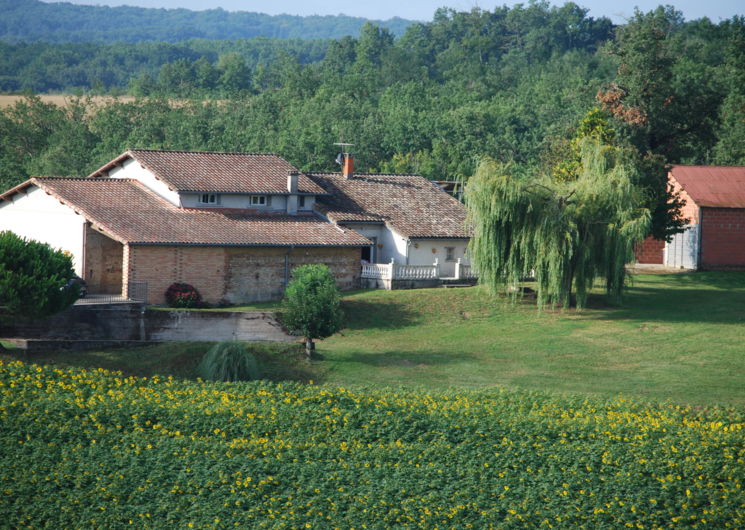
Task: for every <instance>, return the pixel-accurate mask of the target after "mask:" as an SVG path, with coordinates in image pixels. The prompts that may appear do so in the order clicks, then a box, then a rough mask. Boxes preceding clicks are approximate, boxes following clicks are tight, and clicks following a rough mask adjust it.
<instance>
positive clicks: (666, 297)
mask: <svg viewBox="0 0 745 530" xmlns="http://www.w3.org/2000/svg"><path fill="white" fill-rule="evenodd" d="M681 276H682V275H681ZM691 285H699V286H700V283H691ZM590 302H591V303H588V309H598V310H601V311H600V312H594V313H586V314H582V313H579V314H578V315H577V318H578V319H580V320H638V321H655V322H691V323H694V322H711V323H719V324H743V322H745V293H744V292H742V291H740V290H732V289H728V290H714V289H705V288H698V289H695V288H691V289H688V288H685V287H676V288H674V289H669V288H664V287H641V286H633V287H630V288H629V289H628V291H627V292H626V294H625V295H624V297H623V301H622V303H621V304H620V305H618V306H610V305H604V303H603V301H602V297H592V298H591V299H590Z"/></svg>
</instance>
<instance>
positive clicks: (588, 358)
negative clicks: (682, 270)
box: [321, 273, 745, 404]
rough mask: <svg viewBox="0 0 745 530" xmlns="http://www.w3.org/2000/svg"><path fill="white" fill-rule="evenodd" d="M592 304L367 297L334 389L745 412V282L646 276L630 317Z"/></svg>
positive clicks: (354, 310) (342, 346) (467, 293)
mask: <svg viewBox="0 0 745 530" xmlns="http://www.w3.org/2000/svg"><path fill="white" fill-rule="evenodd" d="M590 305H591V307H590V308H589V309H586V310H584V311H582V312H580V313H577V312H575V311H563V312H562V311H544V312H543V313H538V312H537V311H536V310H535V307H534V305H533V304H532V302H530V301H528V300H525V301H523V302H522V303H519V304H517V305H512V304H509V303H506V302H504V301H497V302H496V303H495V302H494V301H493V300H491V299H489V297H488V295H487V294H486V293H485V292H484V291H483V290H481V289H470V290H457V291H452V290H445V289H438V290H430V291H426V292H422V291H420V292H415V291H409V292H399V293H390V292H380V291H378V292H373V293H364V294H359V295H355V296H352V297H350V298H349V299H348V307H350V308H351V311H350V315H351V317H352V318H351V325H350V328H351V329H349V330H347V331H346V332H345V333H344V336H342V337H334V338H332V339H329V340H327V341H326V342H325V343H324V344H322V346H321V348H322V351H324V352H326V355H327V358H328V364H329V368H330V374H329V380H331V381H334V382H345V383H371V384H376V385H377V384H397V383H402V384H407V383H415V384H422V385H426V386H429V387H431V386H448V385H457V386H468V387H481V386H491V385H507V386H517V387H522V388H530V389H543V390H546V389H548V390H555V391H562V392H563V391H567V392H582V393H599V394H606V395H607V394H616V393H625V394H632V395H636V396H641V397H644V398H648V399H653V400H664V399H671V400H674V401H680V402H690V403H696V404H712V403H733V404H734V403H738V404H743V403H745V385H743V384H742V381H743V380H745V358H744V356H743V348H742V342H741V339H742V333H743V327H742V325H743V323H744V321H745V275H743V274H741V273H727V274H723V273H698V274H686V275H656V276H653V275H647V276H638V277H636V278H635V279H634V282H633V285H632V287H631V289H630V290H629V293H628V296H627V298H626V299H625V302H624V305H623V306H622V307H621V308H608V307H603V306H602V301H601V299H600V298H599V297H598V298H596V299H593V300H591V304H590ZM383 330H384V331H385V333H382V332H381V331H383Z"/></svg>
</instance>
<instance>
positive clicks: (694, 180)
mask: <svg viewBox="0 0 745 530" xmlns="http://www.w3.org/2000/svg"><path fill="white" fill-rule="evenodd" d="M668 182H669V183H670V184H671V185H672V187H673V189H674V190H675V191H676V192H679V193H680V197H681V198H682V199H683V200H685V202H686V204H685V206H684V207H683V216H684V217H685V218H687V219H688V220H689V221H688V225H687V226H686V229H685V230H684V231H683V232H681V233H679V234H675V235H674V236H673V238H672V240H671V241H670V242H664V241H655V240H652V239H647V240H645V241H644V242H643V244H642V245H640V248H639V249H638V251H637V262H638V263H641V264H658V265H664V266H666V267H675V268H682V269H691V270H693V269H700V270H736V269H745V166H685V165H675V166H672V168H671V169H670V171H669V173H668Z"/></svg>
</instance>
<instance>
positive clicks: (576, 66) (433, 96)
mask: <svg viewBox="0 0 745 530" xmlns="http://www.w3.org/2000/svg"><path fill="white" fill-rule="evenodd" d="M0 47H1V48H2V53H0V75H1V77H0V86H2V87H3V90H5V91H6V92H10V91H16V90H24V89H28V90H31V91H33V92H37V93H40V92H50V91H57V92H73V93H76V94H77V97H75V98H72V99H71V101H70V103H69V104H68V105H67V106H65V107H57V106H55V105H52V104H48V103H44V102H43V101H41V100H40V99H39V98H37V97H36V96H34V95H33V94H30V93H29V96H28V97H27V98H26V99H25V100H23V101H21V102H20V103H18V104H16V105H14V106H11V107H8V108H5V109H2V111H0V130H1V131H2V133H3V134H2V135H0V180H2V187H3V188H8V187H10V186H12V185H15V184H18V183H20V182H22V181H23V180H25V179H26V178H28V177H29V176H32V175H58V176H84V175H87V174H89V173H90V172H91V171H93V170H94V169H96V168H97V167H99V166H100V165H102V164H103V163H105V162H106V161H108V160H110V159H111V158H113V157H114V156H116V155H117V154H119V153H121V152H123V151H124V150H126V149H127V148H135V147H137V148H156V149H161V148H162V149H189V150H215V151H241V152H272V153H277V154H280V155H281V156H283V157H285V158H286V159H287V160H289V161H290V162H291V163H293V164H294V165H296V166H297V167H299V168H301V169H303V170H310V169H313V170H336V168H337V166H336V165H335V163H334V158H335V149H336V148H335V147H334V145H333V144H334V142H340V141H341V142H349V143H353V144H354V145H355V147H354V153H355V155H356V159H357V165H358V168H359V170H360V171H382V172H393V173H410V172H412V173H419V174H422V175H425V176H426V177H428V178H432V179H443V180H444V179H467V178H469V177H470V176H472V175H473V174H474V172H475V169H476V167H477V166H478V163H479V161H481V160H483V159H484V158H489V159H494V160H498V161H500V162H501V163H503V164H507V165H509V166H510V167H511V168H512V172H513V173H515V174H523V175H530V174H534V173H538V172H550V173H555V174H556V175H557V178H565V177H566V175H567V174H568V173H569V174H570V173H571V167H570V166H571V163H572V159H573V158H576V157H577V156H578V155H577V153H576V145H577V141H578V140H579V139H580V138H581V137H582V136H583V135H584V136H588V135H589V136H597V135H602V136H603V137H604V138H605V139H607V140H608V141H612V142H613V143H615V144H617V145H622V146H624V148H627V149H628V150H630V151H631V152H633V153H634V156H636V157H637V159H638V160H639V161H640V163H642V164H647V165H648V166H650V167H651V166H652V165H654V166H655V167H656V168H657V169H656V170H654V171H656V172H657V173H656V174H659V169H660V168H661V167H662V165H663V164H665V163H688V164H710V163H711V164H745V142H743V138H745V18H743V17H741V16H737V17H733V18H732V19H729V20H724V21H721V22H719V23H713V22H711V21H709V20H708V19H705V18H704V19H700V20H693V21H685V20H684V19H683V17H682V15H681V14H680V13H679V12H677V11H676V10H675V9H674V8H672V7H669V6H668V7H659V8H657V9H655V10H653V11H650V12H636V14H635V15H634V16H633V17H632V18H631V19H630V20H629V21H628V22H627V23H626V24H624V25H622V26H614V25H613V24H612V23H611V22H610V20H608V19H605V18H599V19H596V18H592V17H589V16H588V15H587V10H586V9H583V8H581V7H579V6H577V5H576V4H573V3H567V4H565V5H563V6H562V7H553V6H550V5H549V4H548V3H546V2H535V3H530V4H529V5H518V6H515V7H512V8H509V7H498V8H496V9H494V10H493V11H488V10H481V9H473V10H471V11H467V12H458V11H455V10H451V9H440V10H438V11H437V12H436V13H435V14H434V17H433V19H432V21H430V22H426V23H414V24H411V25H410V26H408V28H407V29H406V31H405V32H404V33H403V34H402V35H401V36H400V37H396V36H395V34H394V33H393V32H392V31H391V30H389V29H387V28H385V27H381V26H378V25H375V24H372V23H369V22H368V23H366V24H365V25H364V26H362V28H361V30H360V31H359V33H358V34H357V36H355V37H352V36H346V37H342V38H339V39H327V40H310V41H300V40H280V39H267V38H259V39H248V40H247V39H237V40H213V41H210V40H205V39H202V40H188V41H183V42H178V43H170V44H169V43H165V42H151V43H131V44H127V43H110V44H95V43H66V44H49V43H40V42H36V43H33V42H23V43H20V42H19V43H9V42H5V43H4V44H1V45H0ZM94 93H96V94H102V93H103V94H106V93H108V94H113V95H117V94H125V93H126V94H131V95H135V96H137V99H136V100H135V101H134V102H125V101H118V100H114V101H112V102H110V103H108V104H101V103H96V102H94V101H93V100H92V99H90V98H89V95H90V94H94ZM598 131H600V132H598ZM567 164H569V166H567ZM568 167H569V169H567V168H568ZM650 171H652V170H650ZM654 171H652V172H654ZM655 178H656V177H655ZM652 180H654V179H652Z"/></svg>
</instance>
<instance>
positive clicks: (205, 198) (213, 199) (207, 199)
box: [199, 193, 220, 204]
mask: <svg viewBox="0 0 745 530" xmlns="http://www.w3.org/2000/svg"><path fill="white" fill-rule="evenodd" d="M199 204H220V196H219V195H218V194H216V193H202V194H201V195H200V196H199Z"/></svg>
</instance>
